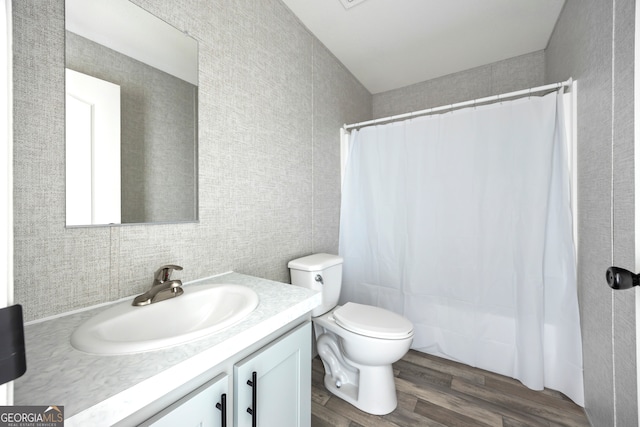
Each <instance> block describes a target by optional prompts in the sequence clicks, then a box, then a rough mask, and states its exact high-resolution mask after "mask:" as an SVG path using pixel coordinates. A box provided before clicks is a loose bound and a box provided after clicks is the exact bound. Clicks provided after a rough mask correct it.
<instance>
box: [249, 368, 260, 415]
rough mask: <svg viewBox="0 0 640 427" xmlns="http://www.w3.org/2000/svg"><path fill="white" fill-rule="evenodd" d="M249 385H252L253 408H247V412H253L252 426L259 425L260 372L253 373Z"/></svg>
mask: <svg viewBox="0 0 640 427" xmlns="http://www.w3.org/2000/svg"><path fill="white" fill-rule="evenodd" d="M247 385H249V386H251V408H247V412H248V413H250V414H251V427H258V408H257V406H258V374H257V373H256V371H253V372H252V373H251V379H250V380H248V381H247Z"/></svg>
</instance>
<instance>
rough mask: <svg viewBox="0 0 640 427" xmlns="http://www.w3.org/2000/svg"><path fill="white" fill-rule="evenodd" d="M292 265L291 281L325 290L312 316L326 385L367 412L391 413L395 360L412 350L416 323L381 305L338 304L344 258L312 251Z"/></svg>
mask: <svg viewBox="0 0 640 427" xmlns="http://www.w3.org/2000/svg"><path fill="white" fill-rule="evenodd" d="M289 269H290V271H291V284H293V285H296V286H302V287H305V288H310V289H314V290H319V291H322V304H321V305H320V306H319V307H317V308H316V309H314V310H313V311H312V312H311V315H312V316H313V324H314V330H315V336H316V347H317V350H318V354H319V355H320V359H322V364H323V365H324V370H325V377H324V385H325V387H327V389H328V390H329V391H330V392H331V393H333V394H335V395H336V396H338V397H340V398H341V399H343V400H345V401H347V402H349V403H351V404H352V405H353V406H355V407H356V408H358V409H360V410H362V411H364V412H368V413H370V414H374V415H384V414H388V413H389V412H392V411H393V410H394V409H395V408H396V406H397V404H398V400H397V397H396V387H395V384H394V381H393V368H392V367H391V364H392V363H394V362H396V361H398V360H399V359H400V358H402V356H404V355H405V354H406V353H407V351H409V346H410V345H411V341H412V339H413V324H412V323H411V322H410V321H409V320H408V319H406V318H405V317H403V316H400V315H399V314H396V313H393V312H391V311H389V310H385V309H382V308H379V307H373V306H369V305H362V304H356V303H352V302H348V303H346V304H345V305H343V306H337V304H338V298H339V297H340V287H341V286H342V257H339V256H337V255H329V254H314V255H309V256H306V257H303V258H298V259H295V260H293V261H290V262H289Z"/></svg>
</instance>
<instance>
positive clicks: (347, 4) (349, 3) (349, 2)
mask: <svg viewBox="0 0 640 427" xmlns="http://www.w3.org/2000/svg"><path fill="white" fill-rule="evenodd" d="M364 1H365V0H340V3H342V5H343V6H344V8H345V9H351V8H352V7H353V6H357V5H359V4H360V3H362V2H364Z"/></svg>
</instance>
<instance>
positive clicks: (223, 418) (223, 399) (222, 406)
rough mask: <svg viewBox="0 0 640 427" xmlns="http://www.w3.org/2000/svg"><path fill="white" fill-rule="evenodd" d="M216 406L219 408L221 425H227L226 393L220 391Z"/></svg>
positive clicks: (224, 426)
mask: <svg viewBox="0 0 640 427" xmlns="http://www.w3.org/2000/svg"><path fill="white" fill-rule="evenodd" d="M216 408H218V409H219V410H220V412H221V413H222V414H221V415H220V417H221V418H220V420H221V421H222V422H221V425H222V427H227V394H226V393H222V394H221V395H220V402H218V403H216Z"/></svg>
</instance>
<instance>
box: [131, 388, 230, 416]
mask: <svg viewBox="0 0 640 427" xmlns="http://www.w3.org/2000/svg"><path fill="white" fill-rule="evenodd" d="M228 388H229V376H228V375H219V376H217V377H215V378H214V379H213V380H211V381H209V382H207V383H206V384H204V385H203V386H201V387H199V388H197V389H196V390H194V391H192V392H191V393H189V394H187V395H186V396H184V397H183V398H182V399H180V400H178V401H177V402H175V403H174V404H172V405H171V406H169V407H167V408H166V409H164V410H163V411H162V412H160V413H158V414H156V415H155V416H154V417H152V418H150V419H149V420H147V421H146V422H144V423H142V424H141V426H153V427H176V426H189V427H191V426H193V427H196V426H198V427H226V426H227V425H229V426H230V425H231V424H227V420H229V416H230V415H231V414H228V413H227V412H228V411H227V408H226V405H227V393H228ZM229 403H230V402H229ZM228 409H229V410H230V409H231V408H228ZM223 414H224V415H225V416H226V418H225V419H224V420H223Z"/></svg>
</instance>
